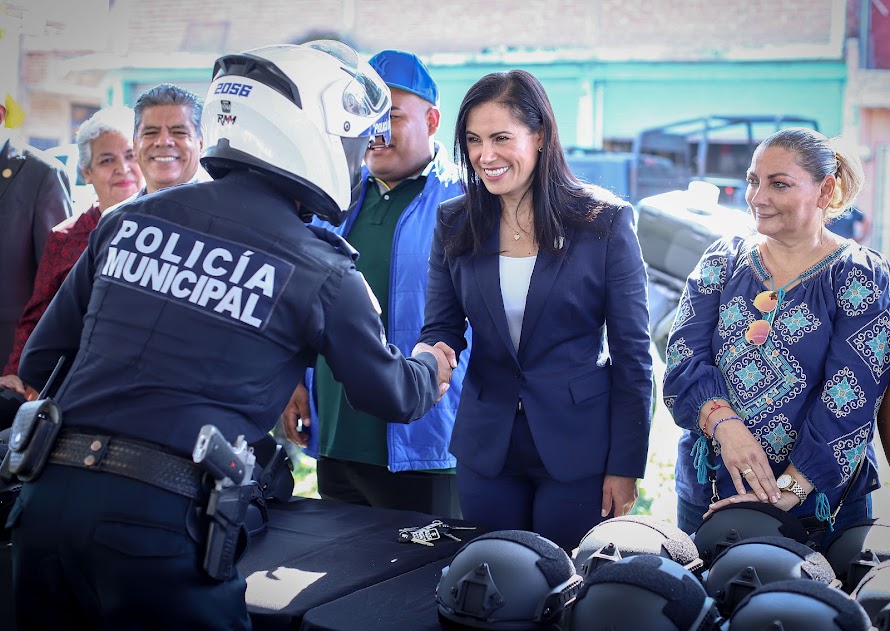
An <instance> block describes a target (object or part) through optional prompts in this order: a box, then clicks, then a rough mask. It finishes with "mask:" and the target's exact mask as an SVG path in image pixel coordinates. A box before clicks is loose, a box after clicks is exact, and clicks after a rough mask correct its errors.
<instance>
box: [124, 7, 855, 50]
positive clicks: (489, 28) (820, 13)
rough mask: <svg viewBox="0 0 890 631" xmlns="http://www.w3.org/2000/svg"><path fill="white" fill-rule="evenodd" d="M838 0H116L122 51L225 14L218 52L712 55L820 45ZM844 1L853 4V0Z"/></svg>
mask: <svg viewBox="0 0 890 631" xmlns="http://www.w3.org/2000/svg"><path fill="white" fill-rule="evenodd" d="M841 1H843V0H783V1H782V2H776V1H775V0H746V1H745V2H739V1H738V0H526V1H524V2H519V3H512V4H510V5H504V4H499V3H492V2H490V1H486V2H481V1H478V0H452V1H451V2H437V3H420V2H414V3H406V2H404V1H403V0H324V1H323V2H319V1H318V0H264V1H263V2H261V3H260V2H257V3H253V2H244V1H243V0H217V1H216V2H213V3H206V2H204V1H203V0H125V1H123V2H121V1H119V2H116V3H115V9H114V10H120V11H123V10H129V11H130V12H131V13H130V15H131V20H130V29H129V48H130V51H131V52H143V51H177V50H182V49H183V44H184V41H185V37H186V32H187V24H188V23H189V22H190V21H191V22H195V21H204V22H213V21H216V20H229V22H230V27H229V31H228V38H227V42H226V44H227V45H226V50H243V49H245V48H250V47H254V46H261V45H265V44H269V43H279V42H291V41H294V40H301V39H305V38H306V37H310V36H313V35H317V34H319V33H338V34H340V35H341V37H343V39H344V40H346V41H348V42H350V43H352V44H353V45H354V46H356V47H358V48H359V49H361V50H365V51H373V50H379V49H380V48H386V47H393V46H396V47H401V48H407V49H411V50H414V51H416V52H418V53H421V54H429V53H433V52H471V53H472V52H481V51H485V50H491V49H499V48H502V47H545V48H556V47H569V48H588V47H591V48H599V47H612V46H616V47H621V48H627V47H633V46H635V45H657V46H667V47H670V48H671V49H674V50H676V51H677V57H680V58H687V57H695V56H700V57H701V58H705V59H709V58H713V56H714V55H715V54H718V55H719V53H720V51H721V50H725V49H726V48H727V47H730V46H745V47H760V46H772V45H775V44H777V43H788V42H792V43H794V42H799V43H802V44H824V43H826V42H827V40H828V37H829V31H830V27H831V17H832V7H833V6H835V5H836V4H837V3H838V2H841ZM848 4H849V5H850V6H852V5H858V0H849V2H848Z"/></svg>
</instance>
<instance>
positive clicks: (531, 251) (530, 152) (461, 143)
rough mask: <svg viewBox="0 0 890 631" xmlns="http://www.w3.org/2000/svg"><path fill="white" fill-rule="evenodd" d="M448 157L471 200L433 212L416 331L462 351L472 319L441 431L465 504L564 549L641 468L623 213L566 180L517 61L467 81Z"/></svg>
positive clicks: (645, 365) (643, 379)
mask: <svg viewBox="0 0 890 631" xmlns="http://www.w3.org/2000/svg"><path fill="white" fill-rule="evenodd" d="M455 153H456V154H458V155H459V157H460V161H461V163H462V166H463V168H464V177H465V180H466V182H465V188H466V194H465V195H464V196H462V197H458V198H456V199H453V200H450V201H448V202H445V203H443V204H441V205H440V206H439V217H438V222H437V227H436V230H435V234H434V236H433V244H432V251H431V254H430V270H429V285H428V287H427V298H426V314H425V324H424V327H423V330H422V332H421V337H420V341H421V342H423V343H427V344H434V343H436V342H444V343H445V344H447V345H448V346H450V347H451V348H453V349H455V350H456V351H457V352H458V353H459V352H460V351H462V350H463V349H464V348H466V340H465V337H464V336H465V330H466V326H467V322H469V324H470V326H471V327H472V332H473V333H472V335H473V347H472V351H471V354H470V359H469V363H468V367H467V374H466V378H465V381H464V390H463V394H462V397H461V400H460V406H459V408H458V413H457V420H456V423H455V426H454V430H453V433H452V439H451V452H452V453H453V454H454V455H455V456H456V457H457V486H458V493H459V496H460V503H461V509H462V511H463V515H464V517H465V518H468V519H472V520H477V521H481V522H483V523H486V524H488V525H490V526H491V527H493V528H496V529H519V530H529V531H533V532H537V533H538V534H541V535H543V536H544V537H547V538H549V539H551V540H552V541H554V542H555V543H557V544H559V545H560V546H562V547H563V548H565V549H566V550H571V549H572V548H574V547H575V546H577V544H578V542H579V541H580V540H581V538H582V537H583V535H584V534H585V533H586V532H587V531H588V530H589V529H590V528H591V527H593V526H594V525H595V524H596V523H598V522H599V521H601V520H602V519H603V518H605V517H608V516H612V515H616V516H617V515H623V514H626V513H628V512H629V511H630V509H631V508H632V506H633V504H634V501H635V500H636V497H637V489H636V481H637V478H641V477H642V476H643V473H644V470H645V465H646V455H647V451H648V439H649V423H650V402H651V396H652V362H651V358H650V355H649V318H648V311H647V305H646V271H645V268H644V266H643V259H642V255H641V253H640V246H639V242H638V240H637V237H636V233H635V231H634V221H635V220H634V214H633V208H632V207H631V206H630V205H629V204H627V203H626V202H624V201H622V200H620V199H619V198H617V197H615V196H613V195H612V194H610V193H608V192H607V191H605V190H604V189H601V188H599V187H595V186H591V185H587V184H582V183H580V182H579V181H578V180H577V179H576V178H575V177H574V176H573V175H572V173H571V172H570V170H569V168H568V166H567V164H566V161H565V158H564V155H563V151H562V148H561V146H560V142H559V136H558V132H557V128H556V121H555V118H554V115H553V110H552V108H551V105H550V102H549V100H548V98H547V95H546V93H545V92H544V89H543V87H542V86H541V84H540V82H539V81H538V80H537V79H536V78H535V77H533V76H532V75H531V74H529V73H527V72H525V71H522V70H512V71H510V72H506V73H493V74H489V75H487V76H485V77H483V78H482V79H480V80H479V81H478V82H477V83H476V84H475V85H474V86H473V87H471V88H470V90H469V92H467V95H466V96H465V97H464V100H463V103H462V104H461V107H460V110H459V112H458V120H457V126H456V131H455ZM607 328H608V333H607ZM607 339H608V347H607V344H606V340H607Z"/></svg>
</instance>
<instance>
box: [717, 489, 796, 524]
mask: <svg viewBox="0 0 890 631" xmlns="http://www.w3.org/2000/svg"><path fill="white" fill-rule="evenodd" d="M760 501H761V500H760V499H759V498H758V497H757V495H756V494H755V493H753V492H751V491H748V492H747V493H742V494H740V495H733V496H732V497H725V498H723V499H722V500H719V501H717V502H714V503H713V504H710V505H709V506H708V512H707V513H705V514H704V515H702V519H706V518H708V517H710V516H711V514H712V513H713V512H714V511H716V510H720V509H721V508H723V507H725V506H729V505H731V504H741V503H742V502H760ZM797 503H798V499H797V496H796V495H795V494H794V493H790V492H789V493H780V497H779V501H778V502H775V503H773V506H777V507H779V508H781V509H782V510H783V511H789V510H791V509H792V508H794V507H795V506H797Z"/></svg>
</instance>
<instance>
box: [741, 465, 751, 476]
mask: <svg viewBox="0 0 890 631" xmlns="http://www.w3.org/2000/svg"><path fill="white" fill-rule="evenodd" d="M752 471H754V469H752V468H751V467H748V468H747V469H745V470H744V471H740V473H741V474H742V477H743V478H744V477H745V476H746V475H748V474H749V473H751V472H752Z"/></svg>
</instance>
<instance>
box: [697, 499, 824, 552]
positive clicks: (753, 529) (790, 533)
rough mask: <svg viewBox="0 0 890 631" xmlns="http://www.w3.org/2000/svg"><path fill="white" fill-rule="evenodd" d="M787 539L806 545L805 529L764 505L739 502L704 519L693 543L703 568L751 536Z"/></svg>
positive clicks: (771, 507)
mask: <svg viewBox="0 0 890 631" xmlns="http://www.w3.org/2000/svg"><path fill="white" fill-rule="evenodd" d="M769 536H778V537H788V538H789V539H793V540H794V541H797V542H798V543H806V542H807V539H808V537H809V536H808V535H807V530H806V528H804V526H803V524H801V523H800V520H799V519H797V518H796V517H794V516H793V515H791V514H789V513H787V512H785V511H783V510H782V509H781V508H778V507H776V506H773V505H772V504H767V503H766V502H741V503H739V504H730V505H729V506H724V507H723V508H721V509H719V510H716V511H714V512H713V513H712V514H711V515H710V516H709V517H708V518H707V519H705V520H704V521H703V522H702V523H701V525H700V526H699V527H698V530H696V531H695V534H694V535H693V536H692V540H693V541H694V542H695V547H696V548H698V553H699V556H700V557H701V559H702V561H703V562H704V564H705V566H706V567H707V566H709V565H710V564H711V563H712V562H713V561H714V559H715V558H716V557H717V555H718V554H720V552H721V551H722V550H725V549H726V548H728V547H729V546H731V545H732V544H733V543H735V542H737V541H742V540H743V539H749V538H751V537H769Z"/></svg>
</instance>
